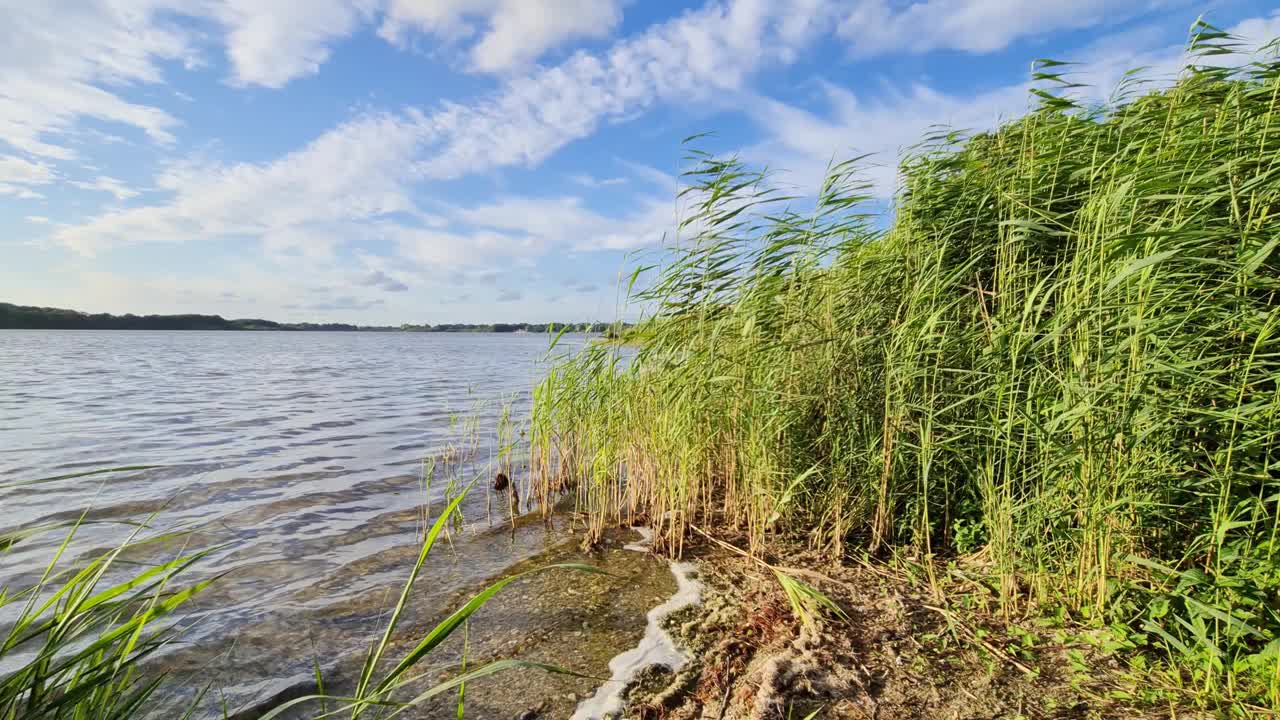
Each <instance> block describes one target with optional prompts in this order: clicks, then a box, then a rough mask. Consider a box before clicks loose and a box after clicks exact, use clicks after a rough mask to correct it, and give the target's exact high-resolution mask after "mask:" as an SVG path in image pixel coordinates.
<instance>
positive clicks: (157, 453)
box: [0, 330, 583, 708]
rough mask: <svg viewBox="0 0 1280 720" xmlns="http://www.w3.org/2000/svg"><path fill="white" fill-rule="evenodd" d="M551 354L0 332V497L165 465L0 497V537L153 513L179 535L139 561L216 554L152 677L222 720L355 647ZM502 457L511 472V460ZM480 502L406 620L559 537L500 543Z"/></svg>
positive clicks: (35, 551)
mask: <svg viewBox="0 0 1280 720" xmlns="http://www.w3.org/2000/svg"><path fill="white" fill-rule="evenodd" d="M566 341H568V342H569V343H570V344H571V345H580V344H581V343H582V342H583V340H582V339H581V338H577V339H572V340H570V339H567V338H566V340H562V345H561V347H559V348H557V349H558V350H563V349H567V348H566V347H565V345H564V343H565V342H566ZM547 342H548V341H547V338H546V337H545V336H530V335H506V334H504V335H479V334H417V333H403V334H401V333H389V334H387V333H310V332H308V333H276V332H262V333H250V332H207V333H206V332H125V331H109V332H92V331H4V330H0V479H2V480H0V482H4V481H14V480H18V481H20V480H31V479H36V478H42V477H49V476H53V475H60V474H64V473H73V472H80V471H85V470H92V469H97V468H104V467H113V466H120V465H159V466H161V467H159V468H157V469H154V470H147V471H143V472H135V473H125V474H119V475H106V476H100V477H94V478H80V479H74V480H66V481H61V482H55V483H49V484H41V485H35V486H27V487H18V488H14V487H8V488H6V487H0V530H9V529H14V528H17V527H22V526H30V525H32V524H37V523H42V522H47V521H51V520H58V519H67V518H71V517H75V516H76V515H78V513H79V512H81V511H82V510H84V509H86V508H87V509H89V511H90V517H91V518H93V519H96V520H119V521H139V520H143V519H144V518H146V517H147V515H148V514H149V513H151V512H153V511H157V510H158V511H160V514H159V516H158V519H157V521H156V525H157V527H158V528H160V529H169V528H177V529H182V530H184V531H189V532H188V533H187V534H186V535H184V536H183V537H182V539H181V540H180V541H179V540H175V541H173V542H169V543H161V544H158V545H157V546H156V547H155V548H154V549H153V550H152V551H151V553H152V554H153V558H137V559H139V560H147V559H154V558H166V557H172V554H173V553H174V552H177V551H179V550H180V549H181V547H182V546H183V545H186V546H188V547H191V548H197V547H209V546H214V545H223V546H225V547H223V548H222V549H221V550H219V551H217V552H216V553H214V554H213V555H212V556H210V557H209V558H208V559H206V560H205V561H204V562H202V563H201V565H199V566H198V568H197V570H196V571H195V573H194V574H192V575H191V576H190V577H189V578H188V579H190V580H194V579H197V578H199V577H201V576H205V575H209V574H212V573H216V572H229V574H228V575H227V576H226V577H225V578H223V579H222V580H220V581H219V582H218V583H216V584H215V585H213V586H212V587H211V589H210V590H208V591H206V592H205V593H204V594H203V595H202V596H201V598H200V600H199V602H198V603H197V607H198V608H199V609H200V610H201V611H202V612H203V613H205V614H204V616H203V617H202V618H201V619H200V621H199V622H197V623H195V624H194V625H193V626H192V627H191V628H190V629H189V630H188V631H187V632H186V633H185V634H184V636H183V642H182V643H181V644H178V645H175V646H174V647H173V648H172V649H171V650H170V651H169V652H168V654H167V656H166V659H165V660H164V662H166V663H167V664H168V665H169V666H170V667H171V668H173V669H174V670H175V671H177V672H179V673H182V672H188V673H189V674H190V675H191V677H192V680H193V681H194V680H195V679H197V678H198V679H199V682H200V683H203V682H207V681H209V680H210V679H214V678H216V682H217V684H218V687H219V688H221V690H222V692H223V697H225V698H227V699H228V702H229V704H230V706H231V707H233V708H234V707H237V706H238V705H240V704H242V703H244V702H251V701H253V700H254V699H257V698H262V697H264V696H267V695H270V694H272V693H274V692H277V691H279V690H281V689H283V688H284V687H287V686H288V685H289V684H290V683H293V682H296V681H297V680H298V679H299V678H306V677H307V675H308V674H309V672H310V663H311V660H312V656H313V653H316V654H319V655H320V656H321V657H322V658H339V657H345V656H349V655H352V654H358V653H360V652H362V651H363V650H364V649H365V648H366V647H367V646H368V642H369V640H370V638H371V637H372V634H373V632H374V630H375V627H376V622H377V617H378V614H379V612H380V611H382V610H383V609H385V608H386V607H387V605H388V604H389V602H390V599H389V593H390V592H391V591H393V590H394V589H395V588H397V587H398V586H399V584H400V583H401V582H402V581H403V578H404V577H405V575H406V573H407V570H408V567H409V564H410V563H411V562H412V558H413V556H414V555H415V553H416V550H417V545H418V542H419V538H420V533H421V527H422V520H421V512H422V507H423V505H424V504H426V503H428V502H434V503H435V506H436V508H437V509H438V508H439V502H440V499H441V498H442V497H443V492H444V490H443V486H444V484H445V482H447V479H448V478H449V477H450V476H452V477H455V478H457V479H459V480H462V481H469V480H471V479H472V478H475V477H485V476H488V475H490V474H491V473H492V471H493V465H492V463H493V462H495V461H496V458H495V457H494V454H495V452H496V447H497V445H498V442H497V437H496V429H497V427H498V424H499V415H500V413H501V412H502V410H503V405H504V404H505V405H507V406H508V407H509V408H510V411H511V417H512V418H516V419H523V418H525V417H527V413H528V408H529V398H530V390H531V389H532V387H533V385H534V383H535V382H536V381H537V379H538V378H539V377H540V373H541V372H543V370H544V367H543V366H542V365H541V364H540V360H541V359H542V358H543V357H544V356H545V354H546V349H547ZM517 433H518V430H517ZM459 448H461V449H462V450H463V451H462V452H458V450H459ZM514 458H515V460H516V462H517V465H518V466H519V465H520V464H522V463H523V462H524V461H525V460H526V459H527V452H525V451H524V450H523V449H517V451H516V452H515V453H514ZM430 459H434V460H435V461H436V477H435V480H434V481H433V486H432V487H431V488H430V490H429V491H428V490H427V489H425V488H424V487H423V484H422V471H423V464H424V460H430ZM517 479H518V481H523V480H524V473H523V472H520V469H519V467H517ZM485 490H486V488H484V487H483V485H482V486H481V487H480V488H478V489H477V491H476V492H473V493H472V494H471V496H469V497H468V501H467V503H466V506H465V510H466V512H465V514H466V516H467V518H468V524H467V528H466V529H465V530H464V531H463V532H461V533H456V534H455V536H454V537H453V543H452V549H451V551H449V552H447V553H443V554H441V557H440V558H439V560H438V561H436V562H434V563H433V567H432V568H431V570H430V572H431V573H432V574H431V577H430V581H429V582H427V583H424V586H423V588H422V590H421V591H420V592H419V593H417V595H416V596H415V603H416V608H417V609H416V610H415V612H416V613H417V614H418V615H419V616H422V617H425V616H427V615H430V614H432V613H434V612H435V611H437V610H439V609H440V608H439V607H438V606H439V605H440V603H442V602H443V601H444V599H445V598H446V597H447V596H449V595H451V594H452V593H454V592H456V591H457V590H458V589H459V588H461V587H464V586H466V585H467V584H468V583H473V582H475V581H476V580H477V579H478V578H481V577H487V576H490V575H493V574H495V573H498V572H501V570H502V569H503V568H504V567H506V566H508V565H510V564H512V563H514V562H517V561H519V560H521V559H523V558H526V557H529V556H531V555H532V554H534V553H536V552H538V551H540V550H542V549H544V548H545V547H546V546H547V544H548V543H550V542H552V541H553V540H554V539H555V538H554V537H552V536H551V534H550V533H548V532H546V531H544V530H543V529H542V528H541V527H536V528H533V529H525V530H522V531H521V532H519V533H516V534H515V535H514V536H513V535H512V534H511V533H510V532H508V531H507V530H506V529H505V526H504V523H503V520H502V518H501V513H502V508H503V503H501V502H498V501H494V502H493V503H492V514H490V512H489V508H487V501H488V500H489V496H488V493H487V492H486V491H485ZM526 494H527V493H526ZM126 532H127V528H125V527H123V526H121V525H118V524H112V523H97V524H93V525H90V526H88V527H86V528H84V529H83V530H82V531H81V532H80V534H79V536H78V538H77V543H76V545H75V548H74V549H75V551H76V553H93V552H99V551H101V550H104V549H105V548H107V547H110V546H112V545H113V544H114V543H116V542H118V541H119V540H120V539H122V538H123V537H124V535H125V533H126ZM60 540H61V535H60V534H57V533H55V534H52V535H50V536H47V537H44V538H41V539H37V540H35V541H32V542H29V543H24V544H23V545H20V546H19V547H18V548H17V549H16V550H15V551H13V552H11V553H9V554H8V555H4V556H0V583H3V582H13V581H17V582H19V583H20V582H21V580H22V579H23V578H29V577H31V576H32V574H33V573H36V572H38V571H39V570H40V569H41V568H42V567H43V565H44V563H45V562H47V561H48V559H49V557H50V553H51V550H52V548H53V547H54V546H56V544H57V542H59V541H60ZM178 687H180V688H181V687H182V686H181V684H179V686H178Z"/></svg>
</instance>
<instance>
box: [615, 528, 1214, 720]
mask: <svg viewBox="0 0 1280 720" xmlns="http://www.w3.org/2000/svg"><path fill="white" fill-rule="evenodd" d="M771 561H772V562H773V563H774V564H775V565H777V566H785V567H790V568H804V569H803V570H798V571H794V572H793V576H794V577H797V578H799V579H801V580H803V581H804V582H805V583H808V584H810V585H811V586H813V587H814V588H817V589H819V590H820V591H821V592H822V593H823V594H824V595H825V596H826V597H828V598H829V599H830V600H832V601H833V602H834V603H835V604H836V605H837V606H838V607H839V610H840V614H841V615H843V617H840V616H838V615H837V614H835V613H834V612H829V611H828V612H825V613H815V614H814V615H812V621H811V622H802V621H799V620H798V619H797V616H796V614H795V612H794V611H793V607H792V605H791V603H790V601H789V600H788V598H787V595H786V594H785V593H784V592H783V590H782V589H781V587H780V585H779V583H778V582H777V580H776V578H775V577H774V576H773V574H772V572H771V571H770V570H769V569H768V568H766V567H764V566H762V565H760V564H759V563H757V562H754V561H750V560H747V559H745V558H743V557H740V556H737V555H732V554H728V553H724V552H720V551H719V550H717V551H715V552H704V553H703V554H702V557H701V558H700V559H699V561H698V562H699V566H700V568H701V571H702V572H701V579H702V581H703V583H704V590H703V602H702V604H701V605H699V606H697V607H692V608H688V609H686V610H683V611H681V612H679V613H676V614H674V615H672V616H671V617H670V618H668V620H667V622H666V625H667V627H668V628H669V630H670V632H671V633H672V635H673V636H675V637H676V638H677V639H678V642H679V644H680V645H681V646H682V648H683V649H684V650H685V652H686V653H687V654H688V655H689V657H690V661H689V662H688V663H687V664H686V665H685V666H684V667H683V668H682V669H681V670H680V671H678V672H675V673H670V672H663V671H661V670H658V669H651V670H650V671H648V672H647V673H645V674H644V675H643V677H642V679H641V681H640V682H638V683H636V684H635V685H634V686H633V687H631V688H629V689H628V691H627V692H626V697H627V709H626V711H625V713H624V714H623V717H625V718H635V719H643V720H647V719H650V718H663V719H664V720H736V719H743V720H745V719H750V720H784V719H786V720H803V719H805V718H808V717H816V718H830V719H846V718H847V719H850V720H852V719H855V718H857V719H866V718H875V719H878V720H888V719H890V718H904V719H909V720H916V719H919V720H924V719H926V718H929V719H934V718H954V719H961V718H974V719H977V718H1022V719H1035V718H1044V719H1046V720H1047V719H1064V720H1065V719H1067V718H1081V719H1084V718H1134V717H1153V718H1154V717H1164V718H1170V717H1177V718H1207V717H1211V715H1210V714H1207V713H1204V712H1202V711H1196V710H1194V709H1192V708H1190V707H1189V706H1190V704H1191V703H1190V701H1189V700H1188V702H1187V703H1177V702H1175V703H1173V705H1171V704H1170V703H1169V701H1168V700H1163V701H1160V702H1149V701H1142V700H1141V699H1140V693H1141V690H1142V687H1141V686H1142V683H1143V679H1142V678H1141V677H1140V676H1135V675H1133V674H1130V673H1129V672H1127V670H1126V668H1125V667H1123V666H1122V665H1121V664H1120V662H1119V661H1118V660H1117V659H1116V657H1115V656H1114V655H1109V654H1107V653H1106V652H1104V651H1103V650H1102V649H1101V648H1100V647H1099V646H1098V645H1097V644H1094V643H1092V642H1090V639H1089V637H1088V632H1089V631H1088V630H1087V629H1085V628H1056V629H1055V628H1053V627H1050V626H1048V625H1047V624H1045V623H1043V622H1042V621H1041V622H1037V621H1036V620H1034V619H1022V620H1020V621H1018V622H1013V621H1011V620H1009V619H1007V618H1001V617H1000V616H998V615H997V614H996V613H995V611H994V607H992V606H991V605H990V604H989V603H988V602H987V601H988V600H989V599H988V598H984V597H983V591H981V590H975V589H966V588H960V587H957V588H953V589H952V591H951V592H949V593H948V594H947V596H946V598H945V599H943V598H939V597H936V596H934V595H933V594H932V593H931V592H930V591H929V589H928V587H927V586H925V585H923V584H920V583H916V582H913V581H912V580H910V579H909V578H907V577H905V576H902V575H898V574H895V573H892V572H889V571H887V570H885V569H883V568H876V567H872V566H856V567H849V566H833V565H831V564H829V563H825V562H822V561H820V560H818V559H817V558H815V557H812V556H808V555H806V554H805V553H803V552H792V553H789V554H788V553H784V554H783V555H781V556H779V557H774V558H771ZM1184 705H1185V706H1184Z"/></svg>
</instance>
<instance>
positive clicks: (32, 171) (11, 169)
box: [0, 155, 58, 200]
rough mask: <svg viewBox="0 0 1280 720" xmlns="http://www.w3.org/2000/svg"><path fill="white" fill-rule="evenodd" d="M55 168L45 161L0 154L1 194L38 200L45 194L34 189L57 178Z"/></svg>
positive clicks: (21, 198)
mask: <svg viewBox="0 0 1280 720" xmlns="http://www.w3.org/2000/svg"><path fill="white" fill-rule="evenodd" d="M57 177H58V176H57V173H55V172H54V170H53V168H52V167H50V166H49V165H48V164H46V163H43V162H32V161H30V160H25V159H23V158H20V157H14V156H12V155H0V195H11V196H13V197H16V198H18V199H20V200H37V199H40V198H42V197H44V195H42V194H40V193H39V192H36V191H35V190H33V189H32V186H36V185H48V184H49V183H52V182H53V181H54V180H55V179H57Z"/></svg>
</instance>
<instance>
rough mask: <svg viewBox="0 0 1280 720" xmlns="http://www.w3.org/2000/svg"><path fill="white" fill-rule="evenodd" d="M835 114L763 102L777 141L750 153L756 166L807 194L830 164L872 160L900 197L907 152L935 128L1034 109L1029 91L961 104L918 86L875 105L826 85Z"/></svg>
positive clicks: (884, 190)
mask: <svg viewBox="0 0 1280 720" xmlns="http://www.w3.org/2000/svg"><path fill="white" fill-rule="evenodd" d="M823 90H824V94H825V96H826V99H827V105H828V111H827V112H826V113H825V114H819V113H816V112H812V111H809V110H805V109H802V108H798V107H795V106H792V105H788V104H786V103H782V102H779V101H777V100H772V99H769V98H760V99H759V100H758V101H757V102H755V103H753V104H752V110H751V114H752V116H753V118H754V119H755V121H756V122H757V123H758V124H759V125H760V126H761V128H762V129H763V130H765V132H766V133H767V134H768V137H769V139H768V140H766V141H765V142H763V143H760V144H759V145H756V146H754V147H752V148H749V149H748V150H747V152H746V156H747V157H748V159H750V160H752V161H753V162H757V163H760V164H764V163H768V164H769V165H770V166H772V167H779V168H784V169H785V171H786V172H785V174H782V175H779V176H778V179H779V180H781V181H783V182H787V183H792V184H795V185H796V186H798V187H799V188H800V189H801V190H802V191H805V192H812V191H814V190H816V189H817V187H818V185H819V184H820V183H821V181H822V178H823V176H824V175H825V173H826V168H827V165H828V163H830V162H831V161H833V160H836V161H839V160H845V159H848V158H850V157H854V156H858V155H865V154H872V156H873V157H871V158H869V159H868V160H867V161H866V162H864V163H863V167H864V170H865V175H866V177H867V178H868V179H869V180H870V181H871V182H872V183H873V185H874V188H875V191H876V194H878V195H880V196H882V197H887V196H889V195H892V194H893V191H894V188H895V184H896V173H897V170H896V167H897V159H898V156H899V153H900V151H901V150H903V149H904V148H906V147H908V146H910V145H913V144H915V143H917V142H919V141H920V140H921V138H922V137H923V136H924V133H925V131H926V130H927V129H928V128H930V127H931V126H935V125H941V126H947V127H952V128H957V129H971V130H981V129H984V128H987V127H990V126H992V125H994V124H995V123H996V122H997V121H998V120H1000V119H1001V118H1008V117H1012V116H1015V115H1019V114H1021V113H1023V112H1025V111H1026V109H1027V107H1028V100H1027V98H1028V94H1027V86H1026V85H1015V86H1009V87H1003V88H997V89H995V90H991V91H989V92H985V93H979V94H977V95H973V96H969V97H957V96H951V95H947V94H945V93H941V92H938V91H937V90H934V89H933V88H930V87H928V86H926V85H922V84H918V85H914V86H912V87H909V88H907V89H905V90H904V91H900V92H894V93H892V94H890V95H888V96H886V97H881V98H878V99H876V100H874V101H866V100H862V99H860V98H859V97H857V96H856V95H855V94H854V93H852V92H851V91H849V90H847V89H845V88H842V87H838V86H835V85H831V84H826V83H824V84H823Z"/></svg>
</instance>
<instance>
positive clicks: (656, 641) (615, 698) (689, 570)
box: [572, 528, 702, 720]
mask: <svg viewBox="0 0 1280 720" xmlns="http://www.w3.org/2000/svg"><path fill="white" fill-rule="evenodd" d="M636 530H639V531H640V532H641V534H642V535H644V536H645V539H644V541H642V543H639V544H638V545H647V543H649V542H650V541H652V539H653V534H652V532H647V530H648V529H647V528H636ZM628 549H634V548H631V547H630V546H628ZM639 549H641V550H648V547H647V546H646V547H640V548H639ZM696 569H697V568H696V566H695V565H694V564H693V563H687V562H674V561H673V562H672V563H671V574H672V575H675V578H676V593H675V594H674V595H672V596H671V597H670V598H668V599H667V601H666V602H664V603H662V604H661V605H659V606H657V607H655V608H653V609H652V610H650V611H649V614H648V624H647V625H646V627H645V630H644V637H643V638H641V639H640V644H639V645H637V646H635V647H634V648H631V649H630V650H628V651H626V652H624V653H622V654H621V655H618V656H616V657H615V658H613V659H612V660H610V661H609V673H610V674H609V679H608V680H606V681H605V683H604V684H603V685H601V686H600V688H599V689H598V690H596V694H595V695H593V696H592V697H589V698H587V699H586V700H583V701H582V702H581V703H579V704H578V709H577V710H576V711H575V712H574V713H573V718H572V720H606V718H615V717H617V716H619V715H620V714H621V713H622V691H623V690H624V689H625V688H626V687H627V685H628V683H630V682H631V681H632V680H633V679H634V678H635V676H636V673H638V672H640V670H641V669H642V668H644V667H647V666H649V665H665V666H667V667H668V668H671V670H673V671H674V670H679V669H680V667H681V666H683V665H684V664H685V662H687V661H688V657H686V656H685V654H684V653H683V652H681V651H680V649H679V648H677V647H676V645H675V642H673V641H672V640H671V636H670V635H669V634H668V633H667V631H666V630H663V629H662V625H661V622H662V619H663V618H665V617H666V616H668V615H670V614H671V613H673V612H675V611H677V610H679V609H681V608H685V607H688V606H690V605H693V604H695V603H697V602H698V601H699V600H700V599H701V598H702V583H700V582H698V581H697V580H696V579H694V572H695V571H696Z"/></svg>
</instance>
